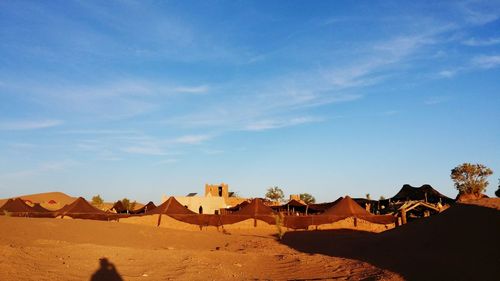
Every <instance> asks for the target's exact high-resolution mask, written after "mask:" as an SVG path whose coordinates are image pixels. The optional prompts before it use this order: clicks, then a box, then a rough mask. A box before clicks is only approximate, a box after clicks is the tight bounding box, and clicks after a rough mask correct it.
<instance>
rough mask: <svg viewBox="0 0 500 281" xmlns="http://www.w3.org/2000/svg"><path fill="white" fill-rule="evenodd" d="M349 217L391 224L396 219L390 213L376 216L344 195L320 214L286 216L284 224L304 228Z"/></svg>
mask: <svg viewBox="0 0 500 281" xmlns="http://www.w3.org/2000/svg"><path fill="white" fill-rule="evenodd" d="M350 217H353V218H358V219H363V220H366V221H369V222H372V223H378V224H391V223H394V222H395V221H396V218H395V217H394V216H391V215H385V216H377V215H373V214H370V213H369V212H368V211H366V210H365V209H364V208H363V207H361V206H360V205H358V204H357V203H356V202H355V201H354V200H352V199H351V197H349V196H346V197H344V198H341V199H340V200H338V202H337V203H336V204H335V205H333V206H332V207H330V208H328V209H327V210H325V212H324V213H323V214H321V215H315V216H314V215H312V216H286V217H285V222H284V223H285V226H286V227H289V228H294V229H299V228H301V229H305V228H308V227H309V226H310V225H321V224H327V223H333V222H336V221H340V220H343V219H346V218H350Z"/></svg>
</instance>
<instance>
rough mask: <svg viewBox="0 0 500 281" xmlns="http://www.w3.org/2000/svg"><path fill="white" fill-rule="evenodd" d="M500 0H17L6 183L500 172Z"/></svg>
mask: <svg viewBox="0 0 500 281" xmlns="http://www.w3.org/2000/svg"><path fill="white" fill-rule="evenodd" d="M499 81H500V1H449V2H447V1H407V2H405V1H392V2H391V1H354V3H353V1H137V2H136V1H32V2H30V1H1V2H0V155H1V157H0V197H9V196H14V195H19V194H27V193H35V192H45V191H53V190H58V191H63V192H66V193H68V194H71V195H83V196H85V197H91V196H92V195H95V194H101V196H102V197H103V198H104V199H105V200H107V201H112V200H116V199H119V198H123V197H129V198H132V199H137V200H139V201H148V200H154V201H157V202H158V201H160V199H161V196H162V195H163V194H168V195H170V194H174V195H184V194H187V193H189V192H200V193H202V192H203V187H204V184H205V183H218V182H222V181H223V182H226V183H229V185H230V188H231V189H232V190H233V191H237V192H238V193H239V194H240V195H242V196H247V197H255V196H263V194H264V193H265V189H266V188H268V187H270V186H275V185H277V186H280V187H282V188H283V189H284V191H285V193H286V194H291V193H301V192H309V193H311V194H313V195H314V196H315V197H316V198H317V199H318V200H319V201H331V200H334V199H336V198H337V197H339V196H343V195H346V194H350V195H351V196H354V197H363V196H364V195H365V194H366V193H370V194H371V195H372V197H373V198H378V197H379V196H380V195H384V196H386V197H389V196H392V195H394V194H395V193H396V192H397V191H398V190H399V188H400V187H401V186H402V185H403V184H405V183H409V184H412V185H414V186H420V185H422V184H425V183H429V184H431V185H433V186H435V187H436V188H437V189H438V190H440V191H441V192H443V193H444V194H446V195H448V196H451V197H454V196H455V195H456V191H455V189H454V187H453V183H452V182H451V180H450V178H449V174H450V170H451V169H452V168H453V167H455V166H456V165H458V164H460V163H463V162H473V163H476V162H478V163H483V164H485V165H487V166H488V167H490V168H492V169H493V170H494V172H495V174H494V175H493V176H492V177H490V183H491V184H490V186H489V188H488V192H487V194H489V195H492V194H493V192H494V191H495V190H496V186H497V184H498V178H499V177H500V174H499V173H500V122H499V121H500V110H499V109H500V82H499Z"/></svg>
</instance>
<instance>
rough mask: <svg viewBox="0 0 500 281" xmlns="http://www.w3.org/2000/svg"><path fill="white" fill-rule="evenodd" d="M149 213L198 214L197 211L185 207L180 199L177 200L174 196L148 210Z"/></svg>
mask: <svg viewBox="0 0 500 281" xmlns="http://www.w3.org/2000/svg"><path fill="white" fill-rule="evenodd" d="M147 214H148V215H152V214H162V215H190V214H196V213H195V212H193V211H191V210H189V209H188V208H186V207H184V206H183V205H182V204H181V203H179V201H177V200H176V199H175V198H174V197H172V196H171V197H170V198H168V200H167V201H165V202H163V203H162V204H160V205H158V207H156V208H154V209H152V210H151V211H148V213H147Z"/></svg>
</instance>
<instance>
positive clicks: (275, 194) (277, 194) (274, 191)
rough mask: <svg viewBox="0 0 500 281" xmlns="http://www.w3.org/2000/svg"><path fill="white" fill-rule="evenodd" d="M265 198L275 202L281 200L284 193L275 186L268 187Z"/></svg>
mask: <svg viewBox="0 0 500 281" xmlns="http://www.w3.org/2000/svg"><path fill="white" fill-rule="evenodd" d="M266 198H268V199H270V200H272V201H275V202H279V201H283V198H285V193H283V190H281V188H279V187H277V186H274V187H270V188H268V189H267V193H266Z"/></svg>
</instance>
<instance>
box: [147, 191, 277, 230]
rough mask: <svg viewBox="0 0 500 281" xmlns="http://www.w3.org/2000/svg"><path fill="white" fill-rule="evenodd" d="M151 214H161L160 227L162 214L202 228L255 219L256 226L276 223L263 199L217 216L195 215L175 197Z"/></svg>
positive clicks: (149, 213)
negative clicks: (258, 222)
mask: <svg viewBox="0 0 500 281" xmlns="http://www.w3.org/2000/svg"><path fill="white" fill-rule="evenodd" d="M151 214H160V217H159V218H158V225H160V223H161V215H162V214H166V215H168V216H170V217H172V218H174V219H176V220H179V221H182V222H185V223H189V224H195V225H199V226H200V227H201V226H216V227H219V226H222V225H225V224H233V223H237V222H241V221H244V220H247V219H254V222H255V224H256V220H262V221H265V222H267V223H269V224H274V223H275V218H274V214H275V213H274V211H273V210H272V209H271V208H270V207H269V206H266V205H265V204H264V203H263V202H262V200H261V199H254V200H252V201H251V202H250V203H248V204H246V205H245V206H243V207H241V209H240V210H239V211H236V212H234V213H231V214H226V215H215V214H197V213H194V212H192V211H190V210H188V209H187V208H186V207H184V206H183V205H182V204H180V203H179V202H178V201H177V200H176V199H175V198H174V197H170V198H169V199H168V200H167V201H165V202H164V203H163V204H161V205H159V206H158V207H156V208H155V209H154V210H152V211H150V212H148V213H147V215H151Z"/></svg>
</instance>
